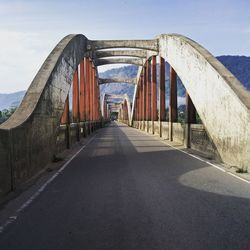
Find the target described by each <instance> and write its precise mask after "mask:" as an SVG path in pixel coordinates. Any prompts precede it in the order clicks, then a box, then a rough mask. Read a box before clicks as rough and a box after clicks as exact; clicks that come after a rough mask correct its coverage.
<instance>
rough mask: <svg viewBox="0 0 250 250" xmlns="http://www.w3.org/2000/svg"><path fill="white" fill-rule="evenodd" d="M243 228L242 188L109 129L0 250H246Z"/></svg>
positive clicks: (122, 129)
mask: <svg viewBox="0 0 250 250" xmlns="http://www.w3.org/2000/svg"><path fill="white" fill-rule="evenodd" d="M249 226H250V191H249V184H247V183H244V182H242V181H241V180H238V179H236V178H233V177H232V176H229V175H227V174H225V173H223V172H221V171H219V170H217V169H215V168H213V167H211V166H209V165H208V164H206V163H204V162H201V161H199V160H197V159H195V158H192V157H190V156H188V155H186V154H184V153H182V152H180V151H178V150H175V149H173V148H171V147H169V146H167V145H165V144H164V143H163V142H161V141H159V140H158V139H156V138H154V137H153V136H149V135H146V134H144V133H141V132H140V131H138V130H136V129H133V128H130V127H127V126H125V125H121V124H116V123H112V124H111V125H110V126H109V127H107V128H104V129H101V130H99V131H98V134H97V136H96V138H95V139H94V140H93V141H92V142H91V143H90V144H89V145H88V146H87V147H86V148H85V149H84V150H82V151H81V152H80V154H79V155H77V157H75V158H74V159H73V160H72V161H71V163H70V164H69V165H68V166H67V168H65V169H64V171H63V172H62V173H61V174H60V175H59V176H58V177H57V178H56V179H54V180H53V182H51V183H50V184H49V185H48V186H47V187H46V189H45V190H44V191H43V192H42V193H41V194H40V196H39V197H37V198H36V199H35V200H34V201H33V202H32V204H31V205H30V206H29V207H27V208H26V209H25V210H23V211H22V213H20V216H18V218H17V220H16V221H15V222H14V223H12V224H11V225H10V226H9V227H7V228H6V230H5V231H4V232H3V233H2V234H0V249H249V245H250V229H249V228H250V227H249Z"/></svg>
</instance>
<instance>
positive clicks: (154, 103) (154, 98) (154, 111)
mask: <svg viewBox="0 0 250 250" xmlns="http://www.w3.org/2000/svg"><path fill="white" fill-rule="evenodd" d="M151 81H152V98H151V99H152V112H151V120H152V132H153V134H154V131H155V130H154V121H157V90H156V88H157V83H156V56H153V57H152V79H151Z"/></svg>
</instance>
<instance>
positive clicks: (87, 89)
mask: <svg viewBox="0 0 250 250" xmlns="http://www.w3.org/2000/svg"><path fill="white" fill-rule="evenodd" d="M84 63H85V77H86V98H85V110H86V115H85V117H86V130H87V133H88V134H89V133H90V127H89V120H90V108H89V106H90V93H89V91H90V65H89V64H90V63H89V58H84Z"/></svg>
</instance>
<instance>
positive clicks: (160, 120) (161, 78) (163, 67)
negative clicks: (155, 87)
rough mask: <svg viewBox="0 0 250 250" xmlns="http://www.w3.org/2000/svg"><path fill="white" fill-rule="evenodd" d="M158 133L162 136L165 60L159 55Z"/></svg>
mask: <svg viewBox="0 0 250 250" xmlns="http://www.w3.org/2000/svg"><path fill="white" fill-rule="evenodd" d="M159 92H160V93H159V97H160V107H159V132H160V133H159V134H160V137H161V136H162V121H165V116H166V115H165V60H164V58H162V57H160V84H159Z"/></svg>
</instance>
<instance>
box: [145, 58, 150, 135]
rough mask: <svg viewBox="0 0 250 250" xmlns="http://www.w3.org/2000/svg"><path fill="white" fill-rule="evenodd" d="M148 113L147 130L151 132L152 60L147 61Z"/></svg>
mask: <svg viewBox="0 0 250 250" xmlns="http://www.w3.org/2000/svg"><path fill="white" fill-rule="evenodd" d="M146 69H147V72H146V73H147V103H146V104H147V105H146V109H147V115H146V120H147V132H149V121H150V117H151V62H150V61H149V60H148V61H147V68H146Z"/></svg>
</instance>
